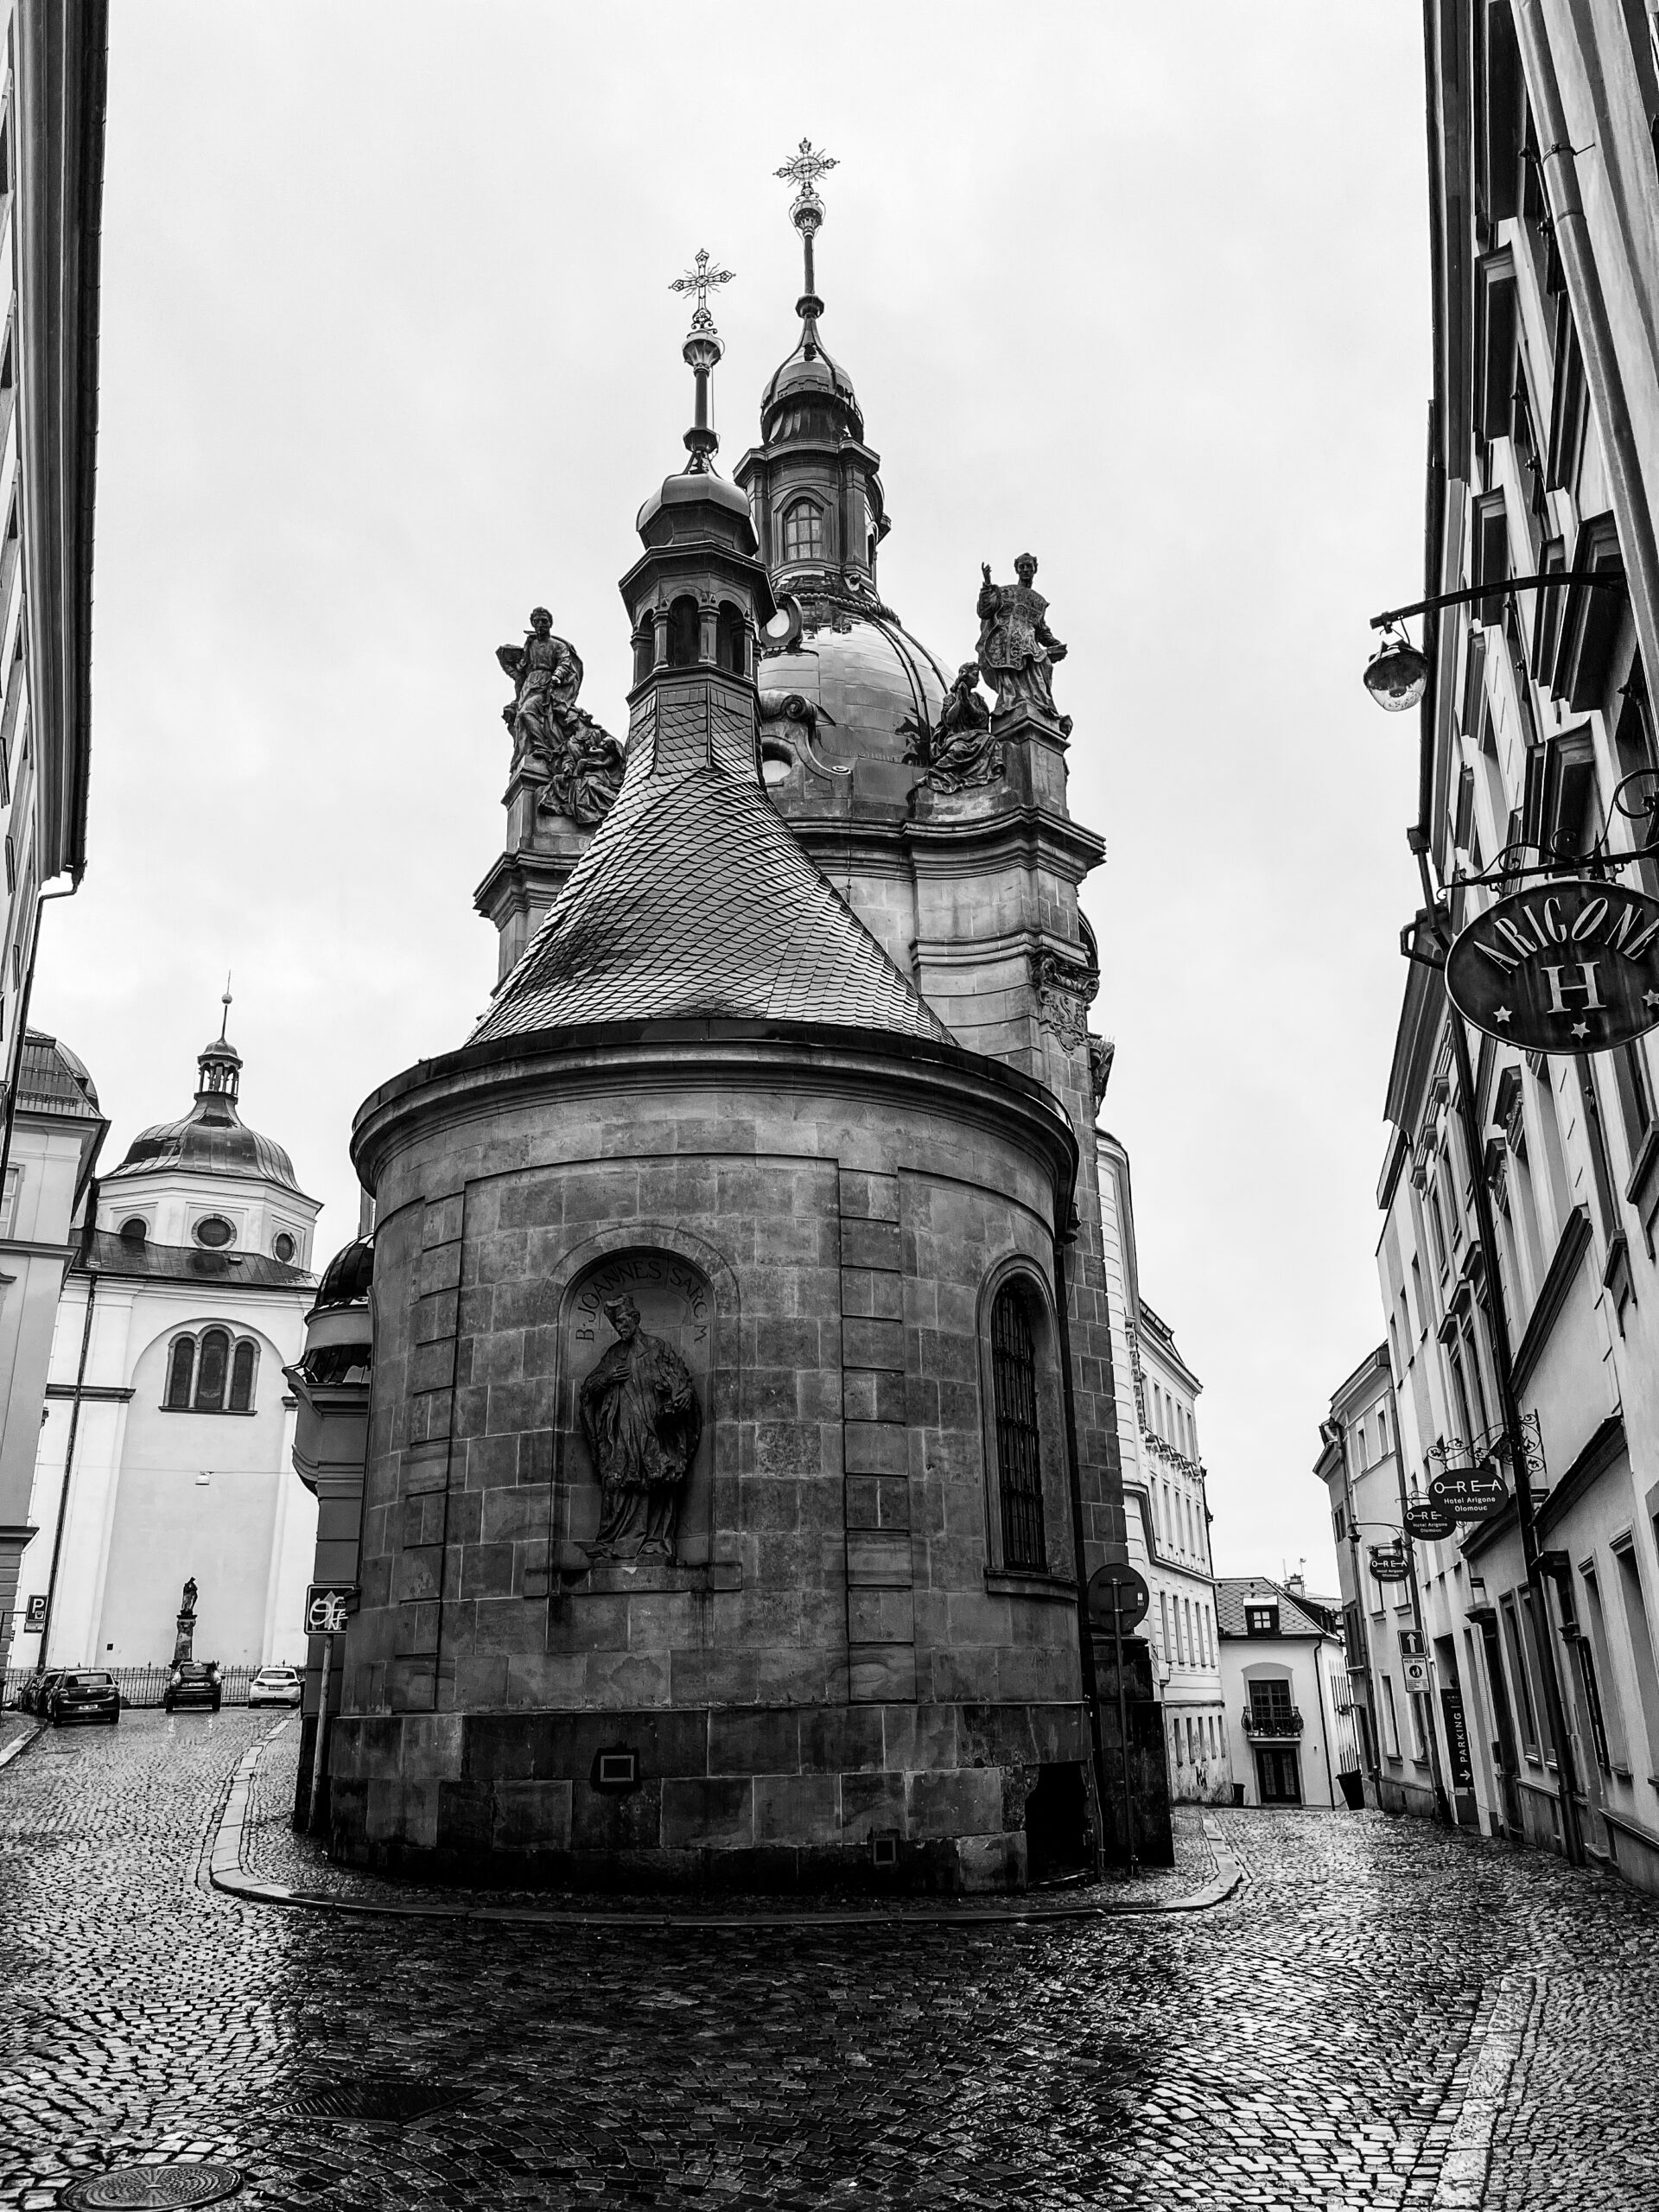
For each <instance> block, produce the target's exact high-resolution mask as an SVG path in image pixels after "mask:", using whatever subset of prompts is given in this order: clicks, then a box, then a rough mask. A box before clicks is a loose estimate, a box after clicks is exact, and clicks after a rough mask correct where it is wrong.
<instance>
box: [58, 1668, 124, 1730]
mask: <svg viewBox="0 0 1659 2212" xmlns="http://www.w3.org/2000/svg"><path fill="white" fill-rule="evenodd" d="M37 1709H38V1710H39V1711H40V1712H41V1713H43V1714H44V1715H45V1717H46V1718H47V1719H48V1720H49V1721H50V1722H51V1723H52V1726H54V1728H61V1727H62V1726H63V1725H64V1723H65V1722H66V1721H69V1720H107V1721H108V1722H109V1723H110V1724H111V1726H114V1724H115V1723H116V1722H117V1721H118V1720H119V1719H120V1718H121V1693H120V1691H119V1690H118V1688H116V1682H115V1676H114V1675H111V1674H110V1673H108V1672H107V1671H106V1670H105V1669H103V1668H101V1667H72V1668H69V1669H66V1670H65V1672H64V1673H62V1674H60V1675H51V1676H50V1677H49V1678H48V1681H47V1683H46V1686H45V1688H44V1689H43V1690H42V1692H41V1704H40V1706H39V1707H38V1708H37Z"/></svg>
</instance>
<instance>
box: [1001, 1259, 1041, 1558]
mask: <svg viewBox="0 0 1659 2212" xmlns="http://www.w3.org/2000/svg"><path fill="white" fill-rule="evenodd" d="M991 1379H992V1386H993V1389H994V1391H995V1400H996V1465H997V1478H998V1479H997V1490H998V1492H999V1494H1000V1497H1001V1506H1002V1564H1003V1566H1004V1567H1007V1568H1008V1569H1010V1570H1012V1571H1014V1572H1016V1573H1017V1572H1018V1571H1019V1570H1020V1569H1021V1568H1027V1569H1032V1570H1034V1571H1036V1572H1037V1573H1042V1572H1043V1571H1044V1570H1045V1569H1046V1566H1047V1563H1048V1560H1047V1554H1046V1549H1045V1548H1044V1541H1043V1463H1042V1448H1041V1438H1040V1435H1039V1429H1038V1422H1037V1346H1036V1343H1035V1340H1034V1339H1033V1335H1032V1329H1031V1315H1030V1313H1029V1310H1028V1308H1027V1301H1026V1298H1025V1295H1024V1294H1023V1293H1022V1292H1021V1291H1020V1288H1019V1287H1018V1286H1017V1285H1015V1284H1014V1283H1005V1284H1004V1285H1003V1286H1002V1288H1001V1290H1000V1291H998V1293H997V1294H996V1303H995V1305H994V1306H992V1308H991Z"/></svg>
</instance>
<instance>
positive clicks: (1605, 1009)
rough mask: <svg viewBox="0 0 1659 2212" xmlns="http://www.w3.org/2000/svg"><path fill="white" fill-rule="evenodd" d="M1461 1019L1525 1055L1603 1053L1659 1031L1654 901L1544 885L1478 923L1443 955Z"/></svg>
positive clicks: (1502, 902) (1613, 890) (1500, 904)
mask: <svg viewBox="0 0 1659 2212" xmlns="http://www.w3.org/2000/svg"><path fill="white" fill-rule="evenodd" d="M1446 989H1447V991H1448V992H1449V993H1450V994H1451V998H1452V1004H1453V1005H1454V1006H1455V1007H1457V1009H1458V1011H1459V1013H1460V1014H1462V1015H1463V1016H1464V1017H1465V1020H1469V1021H1472V1022H1473V1023H1474V1025H1475V1027H1476V1028H1477V1029H1480V1030H1484V1032H1485V1033H1486V1035H1487V1036H1489V1037H1497V1038H1498V1039H1501V1040H1502V1041H1503V1043H1504V1044H1507V1045H1518V1046H1521V1047H1522V1050H1523V1051H1526V1052H1611V1050H1612V1049H1613V1047H1614V1046H1616V1045H1628V1044H1629V1043H1630V1039H1632V1038H1634V1037H1640V1036H1641V1035H1643V1033H1644V1032H1645V1031H1647V1030H1649V1029H1653V1028H1656V1027H1659V899H1649V897H1648V896H1647V894H1646V893H1645V892H1641V891H1636V890H1632V889H1631V888H1630V887H1628V886H1626V885H1624V884H1622V883H1596V882H1592V881H1589V880H1583V879H1580V878H1577V877H1567V878H1563V879H1561V880H1558V881H1546V882H1541V883H1539V884H1537V885H1535V887H1532V888H1531V889H1529V890H1526V891H1515V892H1511V893H1510V896H1509V897H1508V898H1507V899H1499V900H1498V901H1497V905H1496V906H1490V907H1488V909H1487V911H1486V912H1484V914H1478V915H1477V916H1476V917H1475V918H1474V920H1473V921H1471V923H1470V924H1469V925H1468V927H1467V928H1466V929H1465V930H1464V931H1462V932H1461V933H1460V934H1459V938H1458V939H1457V941H1456V943H1455V944H1453V945H1452V950H1451V951H1450V953H1449V954H1448V955H1447V956H1446Z"/></svg>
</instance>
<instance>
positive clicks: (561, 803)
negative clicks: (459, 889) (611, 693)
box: [495, 607, 626, 829]
mask: <svg viewBox="0 0 1659 2212" xmlns="http://www.w3.org/2000/svg"><path fill="white" fill-rule="evenodd" d="M495 657H496V658H497V660H499V662H500V664H501V666H502V669H503V671H505V674H506V675H508V676H510V677H512V686H513V694H512V702H511V703H510V704H509V705H507V706H505V707H503V709H501V719H502V721H505V724H506V725H507V728H509V729H510V730H511V731H512V757H513V763H514V766H519V765H521V764H522V765H525V766H530V767H531V768H533V769H535V770H536V771H537V772H539V773H540V774H541V776H542V777H543V779H545V783H546V788H545V790H544V791H543V793H542V795H541V798H539V799H538V801H537V812H538V813H542V814H563V815H568V816H569V818H570V819H571V821H573V822H575V823H580V824H581V825H582V828H583V829H592V828H593V826H594V823H598V822H602V821H603V820H604V818H605V817H606V815H607V814H608V813H609V811H610V809H611V803H612V801H613V799H614V798H615V797H616V794H617V792H618V791H619V790H620V788H621V784H622V771H623V767H624V766H625V764H626V754H625V753H624V750H623V747H621V745H620V744H619V743H618V741H617V740H616V739H615V738H613V736H612V735H611V734H610V732H609V731H608V730H604V729H601V728H600V726H599V724H598V723H597V722H596V721H594V718H593V716H592V715H590V714H588V712H587V711H586V709H583V708H582V707H579V706H577V704H576V695H577V693H578V692H579V691H580V690H582V661H581V658H580V657H579V656H578V654H577V652H576V650H575V646H573V645H571V644H570V643H569V640H568V639H564V638H556V637H555V636H554V634H553V617H552V616H551V615H550V613H548V611H547V609H546V607H535V608H533V609H532V610H531V617H530V628H529V630H528V631H527V632H525V636H524V644H523V645H498V646H497V647H496V649H495Z"/></svg>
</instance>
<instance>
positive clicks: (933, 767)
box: [927, 660, 1002, 791]
mask: <svg viewBox="0 0 1659 2212" xmlns="http://www.w3.org/2000/svg"><path fill="white" fill-rule="evenodd" d="M1001 773H1002V741H1001V739H1000V738H995V737H993V736H992V734H991V710H990V709H989V708H988V706H987V705H986V703H985V702H984V700H983V699H982V697H981V696H980V692H979V663H978V662H977V661H976V660H965V661H963V664H962V666H961V667H960V668H959V669H958V670H957V680H956V682H955V683H953V684H952V685H951V686H950V690H948V691H947V692H946V693H945V695H944V705H943V706H942V707H941V708H940V709H939V726H938V729H936V730H935V731H934V733H933V742H932V744H931V747H929V760H928V765H927V780H928V782H929V783H930V784H931V785H932V786H933V788H934V790H935V791H966V790H967V789H968V788H969V785H974V784H991V783H995V781H996V779H997V778H998V777H999V776H1000V775H1001Z"/></svg>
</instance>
